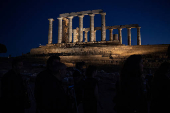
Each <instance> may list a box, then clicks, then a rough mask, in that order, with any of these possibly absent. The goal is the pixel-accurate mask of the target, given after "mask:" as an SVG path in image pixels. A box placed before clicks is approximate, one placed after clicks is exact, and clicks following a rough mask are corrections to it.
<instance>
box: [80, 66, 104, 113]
mask: <svg viewBox="0 0 170 113" xmlns="http://www.w3.org/2000/svg"><path fill="white" fill-rule="evenodd" d="M96 75H97V68H96V67H95V66H91V65H90V66H89V67H88V68H87V70H86V79H85V81H84V83H83V109H84V113H97V103H99V105H101V104H100V101H99V94H98V81H97V80H96V79H95V78H94V77H95V76H96Z"/></svg>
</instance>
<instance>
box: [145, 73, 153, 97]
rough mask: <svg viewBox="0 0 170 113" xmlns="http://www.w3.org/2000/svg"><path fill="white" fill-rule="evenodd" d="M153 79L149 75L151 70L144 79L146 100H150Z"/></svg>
mask: <svg viewBox="0 0 170 113" xmlns="http://www.w3.org/2000/svg"><path fill="white" fill-rule="evenodd" d="M152 79H153V75H152V73H151V70H149V71H148V74H147V75H146V77H145V80H146V90H147V99H148V100H150V99H151V82H152Z"/></svg>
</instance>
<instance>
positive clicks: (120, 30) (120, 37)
mask: <svg viewBox="0 0 170 113" xmlns="http://www.w3.org/2000/svg"><path fill="white" fill-rule="evenodd" d="M118 31H119V42H120V44H122V28H119V29H118Z"/></svg>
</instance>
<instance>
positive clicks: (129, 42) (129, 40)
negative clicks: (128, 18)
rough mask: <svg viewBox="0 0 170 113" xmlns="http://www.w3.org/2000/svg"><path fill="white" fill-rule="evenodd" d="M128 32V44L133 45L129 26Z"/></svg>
mask: <svg viewBox="0 0 170 113" xmlns="http://www.w3.org/2000/svg"><path fill="white" fill-rule="evenodd" d="M127 32H128V45H131V28H127Z"/></svg>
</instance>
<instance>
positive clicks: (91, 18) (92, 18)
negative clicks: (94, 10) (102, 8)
mask: <svg viewBox="0 0 170 113" xmlns="http://www.w3.org/2000/svg"><path fill="white" fill-rule="evenodd" d="M94 15H95V14H89V16H90V41H91V42H93V41H94Z"/></svg>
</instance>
